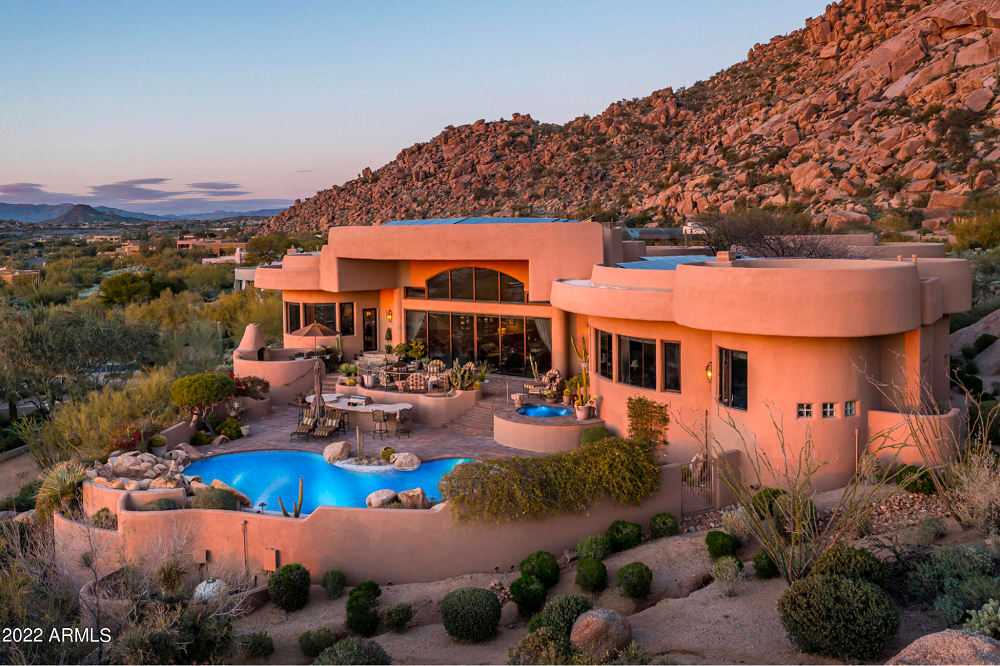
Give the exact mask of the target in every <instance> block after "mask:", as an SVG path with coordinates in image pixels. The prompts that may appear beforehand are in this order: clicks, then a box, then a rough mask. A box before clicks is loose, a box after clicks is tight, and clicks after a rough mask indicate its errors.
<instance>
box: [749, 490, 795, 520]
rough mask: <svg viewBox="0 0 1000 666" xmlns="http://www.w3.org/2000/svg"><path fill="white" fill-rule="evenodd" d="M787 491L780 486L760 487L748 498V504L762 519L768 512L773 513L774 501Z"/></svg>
mask: <svg viewBox="0 0 1000 666" xmlns="http://www.w3.org/2000/svg"><path fill="white" fill-rule="evenodd" d="M787 494H788V493H787V492H785V491H784V490H782V489H780V488H761V489H760V490H758V491H757V492H755V493H754V494H753V497H751V498H750V506H752V507H753V512H754V513H755V514H757V517H758V518H760V519H762V520H763V519H764V518H765V517H766V516H767V515H768V514H770V515H772V516H773V515H774V502H775V500H777V499H778V498H779V497H781V496H782V495H787Z"/></svg>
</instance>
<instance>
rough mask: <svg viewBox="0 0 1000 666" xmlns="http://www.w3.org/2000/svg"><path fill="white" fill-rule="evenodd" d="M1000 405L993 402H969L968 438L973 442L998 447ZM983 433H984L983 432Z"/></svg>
mask: <svg viewBox="0 0 1000 666" xmlns="http://www.w3.org/2000/svg"><path fill="white" fill-rule="evenodd" d="M998 408H1000V403H998V402H997V401H995V400H981V401H975V400H973V401H970V403H969V409H968V419H969V438H970V439H971V440H972V441H973V442H978V443H982V444H988V445H989V446H997V445H1000V409H998ZM984 431H985V432H984Z"/></svg>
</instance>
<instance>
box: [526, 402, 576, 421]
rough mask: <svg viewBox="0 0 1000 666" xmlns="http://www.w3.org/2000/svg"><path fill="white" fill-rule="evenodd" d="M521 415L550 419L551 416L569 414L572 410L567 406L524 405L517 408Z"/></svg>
mask: <svg viewBox="0 0 1000 666" xmlns="http://www.w3.org/2000/svg"><path fill="white" fill-rule="evenodd" d="M517 413H518V414H520V415H521V416H534V417H536V418H541V419H550V418H552V417H553V416H569V415H570V414H572V413H573V410H572V409H570V408H569V407H550V406H549V405H525V406H524V407H521V408H520V409H519V410H517Z"/></svg>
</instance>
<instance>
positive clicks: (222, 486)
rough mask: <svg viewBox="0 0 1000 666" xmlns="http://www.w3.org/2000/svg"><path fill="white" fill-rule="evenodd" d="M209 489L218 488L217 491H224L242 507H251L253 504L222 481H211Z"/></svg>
mask: <svg viewBox="0 0 1000 666" xmlns="http://www.w3.org/2000/svg"><path fill="white" fill-rule="evenodd" d="M211 487H212V488H218V489H219V490H225V491H226V492H227V493H230V494H232V496H233V497H235V498H236V499H237V501H239V503H240V504H242V505H243V506H253V502H251V501H250V498H249V497H247V496H246V495H244V494H243V493H241V492H240V491H238V490H236V488H233V487H232V486H230V485H229V484H227V483H223V482H222V481H219V480H218V479H215V480H214V481H212V484H211Z"/></svg>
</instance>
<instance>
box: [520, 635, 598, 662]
mask: <svg viewBox="0 0 1000 666" xmlns="http://www.w3.org/2000/svg"><path fill="white" fill-rule="evenodd" d="M581 657H583V655H582V654H581V653H580V651H579V649H577V648H576V647H575V646H574V645H573V644H572V643H570V641H569V639H568V638H566V637H565V636H560V635H559V634H557V633H556V632H554V631H553V630H552V628H551V627H542V628H541V629H539V630H538V631H533V632H531V633H530V634H526V635H525V636H524V637H522V638H521V640H519V641H518V642H517V644H516V645H514V647H512V648H511V649H510V651H509V652H508V653H507V663H508V664H519V665H524V666H529V665H531V664H582V663H586V662H585V661H584V660H583V659H581Z"/></svg>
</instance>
